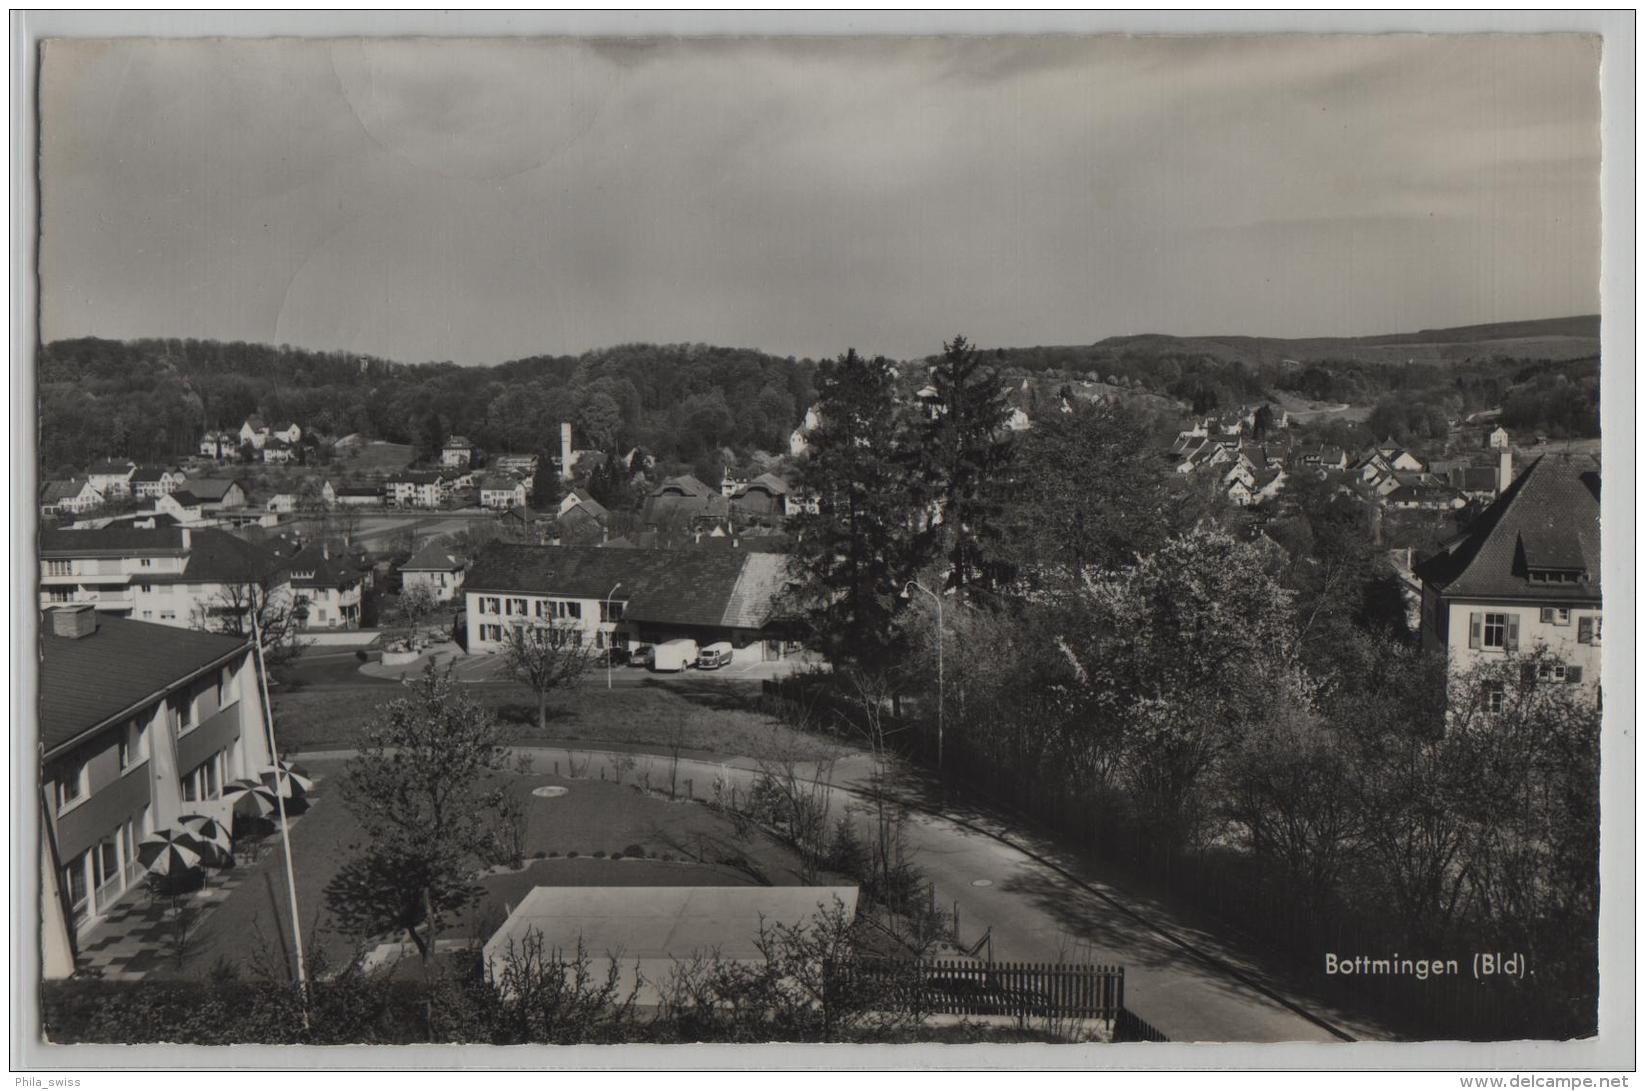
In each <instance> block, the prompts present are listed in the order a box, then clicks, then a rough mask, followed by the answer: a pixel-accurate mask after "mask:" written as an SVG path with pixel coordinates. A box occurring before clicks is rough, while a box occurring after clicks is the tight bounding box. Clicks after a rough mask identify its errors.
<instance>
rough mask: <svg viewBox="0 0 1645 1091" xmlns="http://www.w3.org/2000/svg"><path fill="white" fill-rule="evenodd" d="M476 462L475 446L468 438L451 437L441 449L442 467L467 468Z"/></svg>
mask: <svg viewBox="0 0 1645 1091" xmlns="http://www.w3.org/2000/svg"><path fill="white" fill-rule="evenodd" d="M473 461H474V444H472V443H470V442H469V441H468V437H466V436H449V437H447V438H446V441H445V445H444V446H443V447H441V448H440V465H442V466H451V467H459V466H467V465H468V464H469V463H471V462H473Z"/></svg>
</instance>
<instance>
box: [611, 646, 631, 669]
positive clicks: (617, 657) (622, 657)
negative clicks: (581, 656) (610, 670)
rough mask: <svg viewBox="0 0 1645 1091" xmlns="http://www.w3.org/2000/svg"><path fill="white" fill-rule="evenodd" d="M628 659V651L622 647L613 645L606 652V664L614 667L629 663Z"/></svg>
mask: <svg viewBox="0 0 1645 1091" xmlns="http://www.w3.org/2000/svg"><path fill="white" fill-rule="evenodd" d="M628 658H629V653H628V649H627V648H624V647H622V646H620V645H617V644H613V645H611V646H610V647H608V648H606V650H605V659H606V662H607V663H609V664H610V665H611V666H613V667H620V666H622V665H623V664H624V663H627V662H628Z"/></svg>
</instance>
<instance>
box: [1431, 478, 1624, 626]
mask: <svg viewBox="0 0 1645 1091" xmlns="http://www.w3.org/2000/svg"><path fill="white" fill-rule="evenodd" d="M1599 562H1600V554H1599V466H1598V464H1597V463H1595V462H1594V461H1593V460H1591V459H1566V458H1556V457H1554V456H1551V455H1544V456H1543V457H1541V458H1539V459H1537V460H1536V461H1535V462H1533V463H1531V465H1530V466H1529V467H1527V468H1526V470H1525V472H1524V473H1522V474H1520V475H1519V478H1518V479H1517V480H1515V481H1514V482H1513V484H1511V485H1509V486H1508V488H1507V489H1506V490H1504V491H1503V493H1502V495H1501V496H1499V497H1497V499H1496V500H1495V502H1493V503H1492V504H1491V505H1490V506H1489V507H1487V508H1486V509H1485V510H1484V511H1483V512H1481V513H1480V515H1479V517H1478V518H1477V519H1475V520H1474V522H1473V524H1472V525H1471V526H1470V527H1469V529H1468V533H1466V534H1464V535H1463V536H1462V537H1460V538H1458V539H1456V540H1455V541H1453V542H1451V543H1449V544H1448V545H1447V546H1446V547H1445V548H1444V549H1442V550H1441V551H1440V552H1439V553H1437V554H1435V555H1434V556H1432V557H1430V558H1428V559H1427V560H1425V561H1423V562H1421V563H1420V564H1418V565H1417V566H1416V571H1417V575H1419V576H1421V577H1422V580H1423V582H1424V583H1427V584H1430V585H1432V586H1433V587H1434V588H1436V589H1437V590H1440V591H1442V592H1444V593H1445V594H1446V595H1449V596H1463V597H1479V598H1493V597H1511V598H1546V599H1560V600H1569V599H1573V598H1575V599H1584V600H1591V601H1596V602H1597V601H1599V599H1600V568H1599ZM1539 568H1546V569H1559V570H1566V571H1580V572H1582V573H1583V578H1582V579H1581V581H1580V582H1578V583H1546V582H1540V581H1533V580H1532V579H1531V578H1530V572H1531V571H1532V570H1533V569H1539Z"/></svg>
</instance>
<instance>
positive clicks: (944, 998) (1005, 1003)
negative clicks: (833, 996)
mask: <svg viewBox="0 0 1645 1091" xmlns="http://www.w3.org/2000/svg"><path fill="white" fill-rule="evenodd" d="M833 973H834V974H835V981H836V982H837V983H838V984H839V985H841V986H845V987H849V988H852V989H853V990H862V991H867V992H869V993H879V994H882V995H886V996H890V997H895V998H896V1000H897V1002H898V1005H899V1006H900V1007H904V1008H907V1009H910V1010H919V1011H922V1012H926V1013H929V1014H932V1015H1005V1016H1012V1017H1016V1018H1054V1017H1062V1018H1074V1019H1101V1020H1103V1021H1105V1022H1112V1021H1113V1020H1114V1019H1115V1018H1117V1017H1118V1015H1119V1013H1120V1011H1121V1009H1122V1008H1123V1007H1124V1005H1125V968H1124V967H1123V966H1098V965H1091V964H1083V963H1049V962H974V961H969V960H960V959H927V960H919V961H914V960H902V959H888V958H855V959H851V960H849V961H848V962H843V963H841V964H839V965H838V966H836V967H834V968H833Z"/></svg>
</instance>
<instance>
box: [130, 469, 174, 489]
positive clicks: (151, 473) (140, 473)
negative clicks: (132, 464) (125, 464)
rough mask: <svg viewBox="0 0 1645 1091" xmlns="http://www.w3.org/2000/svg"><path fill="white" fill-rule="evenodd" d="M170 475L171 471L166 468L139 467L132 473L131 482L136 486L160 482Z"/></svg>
mask: <svg viewBox="0 0 1645 1091" xmlns="http://www.w3.org/2000/svg"><path fill="white" fill-rule="evenodd" d="M169 473H171V471H170V470H168V469H166V467H164V466H139V467H137V469H135V470H133V471H132V472H131V481H132V484H134V485H135V484H137V483H139V482H154V481H159V480H160V479H161V478H163V477H165V476H166V475H167V474H169Z"/></svg>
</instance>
